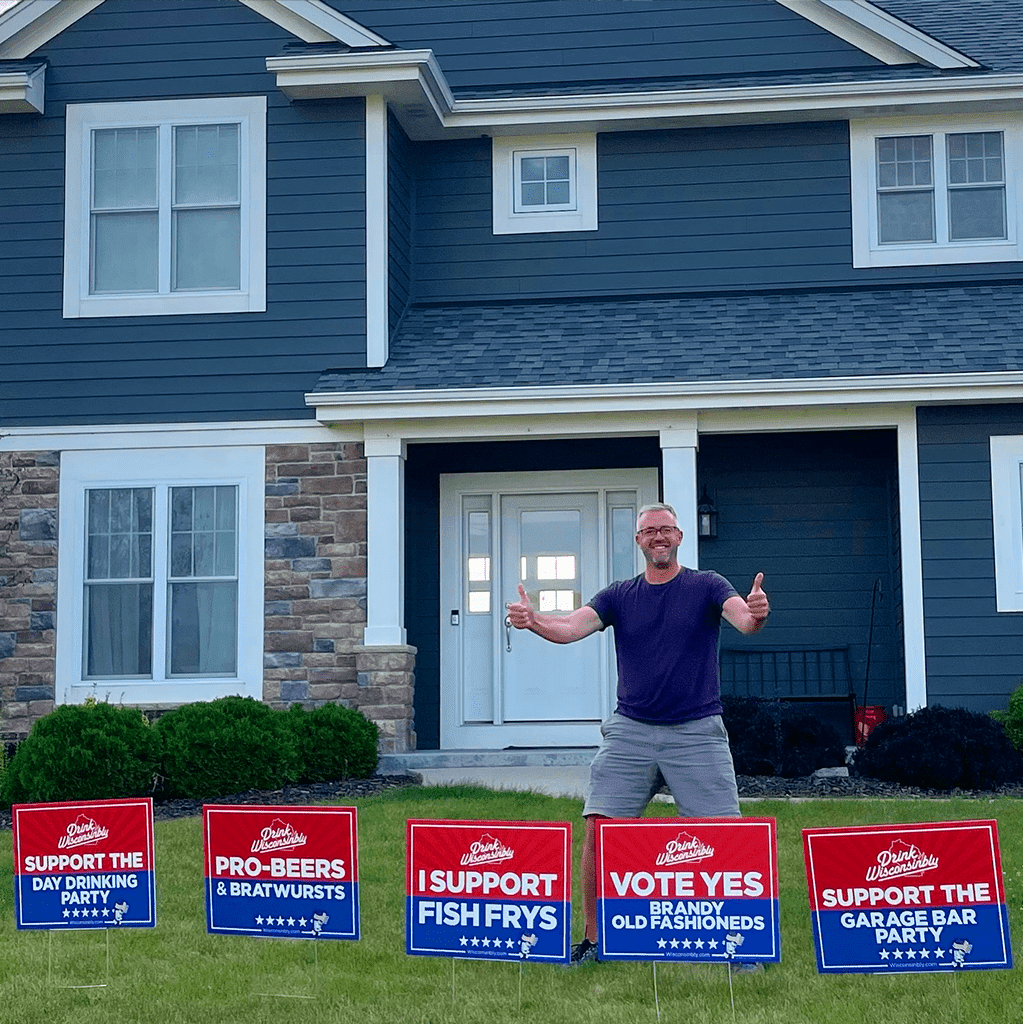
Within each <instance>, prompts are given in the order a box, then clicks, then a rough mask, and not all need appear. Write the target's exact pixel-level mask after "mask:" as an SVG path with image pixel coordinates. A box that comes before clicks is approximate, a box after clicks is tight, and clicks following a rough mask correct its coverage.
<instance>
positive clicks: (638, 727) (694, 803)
mask: <svg viewBox="0 0 1023 1024" xmlns="http://www.w3.org/2000/svg"><path fill="white" fill-rule="evenodd" d="M600 732H601V735H602V736H603V737H604V739H603V742H602V743H601V744H600V749H599V750H598V751H597V753H596V756H595V757H594V758H593V763H592V764H591V765H590V786H589V789H588V790H587V793H586V804H585V806H584V807H583V815H584V816H587V815H591V814H599V815H602V816H604V817H608V818H638V817H639V816H640V815H641V814H642V813H643V808H644V807H646V805H647V804H648V803H649V802H650V800H651V799H652V798H653V796H654V794H655V793H656V792H657V791H658V790H659V789H660V788H661V785H662V783H664V782H666V783H667V784H668V788H669V789H670V790H671V795H672V796H673V797H674V798H675V804H676V806H677V807H678V813H679V814H680V815H682V816H683V817H687V818H713V817H722V818H738V817H739V816H740V812H739V794H738V790H737V789H736V786H735V769H734V768H733V767H732V753H731V751H730V750H729V749H728V734H727V733H726V732H725V726H724V723H723V722H722V721H721V716H720V715H712V716H711V717H709V718H697V719H694V720H693V721H691V722H679V723H677V724H675V725H650V724H648V723H646V722H637V721H636V720H635V719H633V718H626V717H625V715H619V714H618V713H617V712H615V714H613V715H612V716H611V717H610V718H609V719H607V721H606V722H604V724H603V725H602V726H601V727H600Z"/></svg>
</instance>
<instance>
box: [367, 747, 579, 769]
mask: <svg viewBox="0 0 1023 1024" xmlns="http://www.w3.org/2000/svg"><path fill="white" fill-rule="evenodd" d="M596 751H597V748H596V747H512V748H509V749H507V750H413V751H409V752H407V753H404V754H381V755H380V764H379V765H378V766H377V771H378V772H379V773H380V774H381V775H397V774H400V773H402V772H418V771H422V770H424V769H431V768H517V767H528V768H568V767H575V766H581V765H588V764H589V763H590V761H592V760H593V755H594V754H595V753H596Z"/></svg>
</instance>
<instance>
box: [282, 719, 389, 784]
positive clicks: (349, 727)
mask: <svg viewBox="0 0 1023 1024" xmlns="http://www.w3.org/2000/svg"><path fill="white" fill-rule="evenodd" d="M287 717H288V722H289V724H290V726H291V728H292V731H293V735H294V740H295V747H296V750H297V752H298V773H299V775H298V778H299V781H300V782H333V781H334V780H335V779H349V778H356V779H364V778H366V777H367V776H369V775H372V774H373V772H375V771H376V767H377V762H378V761H379V759H380V755H379V752H378V743H379V739H380V730H379V729H378V728H377V726H376V724H375V723H374V722H371V721H369V719H368V718H366V716H365V715H363V714H362V712H361V711H354V710H352V709H351V708H346V707H344V706H343V705H341V704H324V705H323V706H322V707H318V708H316V710H315V711H305V710H304V709H303V708H302V705H301V704H295V705H293V706H292V708H291V710H290V711H289V712H288V716H287Z"/></svg>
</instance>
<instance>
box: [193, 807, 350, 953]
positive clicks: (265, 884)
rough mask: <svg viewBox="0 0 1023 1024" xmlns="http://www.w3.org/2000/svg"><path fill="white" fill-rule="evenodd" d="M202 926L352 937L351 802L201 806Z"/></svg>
mask: <svg viewBox="0 0 1023 1024" xmlns="http://www.w3.org/2000/svg"><path fill="white" fill-rule="evenodd" d="M202 818H203V854H204V861H205V866H206V870H205V874H206V930H207V931H209V932H212V933H219V934H224V935H263V936H273V937H277V938H315V939H358V938H359V869H358V838H357V832H356V818H355V808H354V807H252V806H242V807H228V806H207V807H204V808H203V809H202Z"/></svg>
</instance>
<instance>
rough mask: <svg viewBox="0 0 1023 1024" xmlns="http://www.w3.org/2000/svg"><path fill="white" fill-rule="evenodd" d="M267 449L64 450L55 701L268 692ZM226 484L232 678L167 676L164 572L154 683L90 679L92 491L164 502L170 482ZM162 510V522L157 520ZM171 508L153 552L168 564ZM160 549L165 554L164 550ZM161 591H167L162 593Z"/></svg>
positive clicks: (178, 700)
mask: <svg viewBox="0 0 1023 1024" xmlns="http://www.w3.org/2000/svg"><path fill="white" fill-rule="evenodd" d="M265 465H266V449H265V448H263V447H262V446H255V445H253V446H244V447H243V446H238V447H232V448H174V449H124V450H118V449H107V450H103V451H66V452H64V453H62V455H61V464H60V513H59V520H60V523H59V530H60V532H59V536H60V545H59V547H58V554H57V592H58V600H57V664H56V687H55V700H56V703H58V704H81V703H82V702H83V701H84V700H85V699H86V698H87V697H90V696H91V697H95V698H96V699H97V700H107V701H110V702H111V703H124V704H141V705H145V706H147V707H152V706H155V705H162V704H183V703H189V702H191V701H200V700H215V699H216V698H217V697H224V696H228V695H231V694H240V695H241V696H247V697H255V698H256V699H257V700H262V697H263V551H264V525H263V524H264V512H263V508H264V500H263V495H264V489H265V484H264V479H265V473H266V470H265ZM217 484H220V485H227V486H235V487H237V488H238V648H237V650H238V663H237V672H236V674H235V675H234V676H216V677H209V676H208V677H202V678H195V679H190V678H182V677H180V676H174V677H173V678H171V677H169V675H168V671H167V658H166V648H167V634H168V629H167V620H166V615H161V614H160V611H159V610H160V609H163V608H165V606H166V600H165V595H166V590H167V578H166V573H163V574H162V575H161V574H160V573H159V572H158V573H157V575H156V577H155V580H154V601H153V608H154V611H153V675H152V678H151V679H121V678H118V679H95V678H86V677H85V670H84V661H83V650H84V646H85V638H84V633H85V622H84V619H85V550H86V532H87V521H86V493H87V492H88V491H89V490H92V489H96V488H105V487H153V488H157V503H158V504H159V503H161V502H164V503H165V501H164V496H166V495H167V493H168V490H167V489H169V488H170V487H176V486H192V485H197V486H210V485H217ZM157 516H159V518H157ZM165 518H166V515H165V510H161V511H160V512H159V513H156V511H155V509H154V519H155V522H154V536H153V557H154V562H155V565H156V568H157V570H159V568H160V566H161V565H163V566H164V567H166V566H165V563H166V559H167V555H166V552H167V549H168V547H169V535H168V532H167V530H164V531H163V532H162V533H160V532H158V531H157V528H156V527H157V524H158V523H160V522H161V521H163V520H165ZM158 549H159V550H158ZM161 587H162V588H163V592H164V595H163V596H158V595H157V593H156V592H157V591H158V590H159V589H160V588H161Z"/></svg>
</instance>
